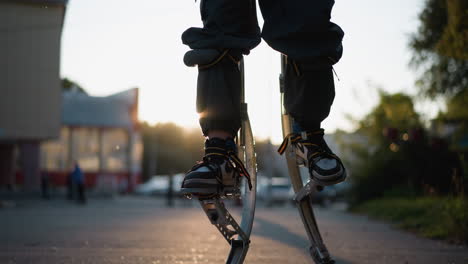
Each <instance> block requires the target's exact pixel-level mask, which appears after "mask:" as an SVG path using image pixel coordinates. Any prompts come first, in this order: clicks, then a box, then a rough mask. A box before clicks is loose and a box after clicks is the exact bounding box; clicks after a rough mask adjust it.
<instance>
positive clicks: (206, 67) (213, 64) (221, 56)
mask: <svg viewBox="0 0 468 264" xmlns="http://www.w3.org/2000/svg"><path fill="white" fill-rule="evenodd" d="M226 56H227V57H228V58H229V59H231V60H232V62H234V63H235V64H238V63H239V61H237V60H236V59H235V58H234V57H233V56H231V55H230V54H229V49H226V50H224V51H223V53H221V54H220V55H219V57H218V58H216V59H215V60H214V61H212V62H210V63H208V64H205V65H198V69H199V70H205V69H208V68H211V67H213V66H215V65H216V64H218V63H219V62H220V61H221V60H222V59H223V58H224V57H226Z"/></svg>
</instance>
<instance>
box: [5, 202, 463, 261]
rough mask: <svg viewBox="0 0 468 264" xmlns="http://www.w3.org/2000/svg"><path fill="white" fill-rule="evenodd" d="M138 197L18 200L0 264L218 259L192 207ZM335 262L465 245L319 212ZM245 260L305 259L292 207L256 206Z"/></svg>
mask: <svg viewBox="0 0 468 264" xmlns="http://www.w3.org/2000/svg"><path fill="white" fill-rule="evenodd" d="M176 205H177V207H176V208H166V207H164V203H163V202H161V201H155V200H153V199H141V198H117V199H111V200H104V199H100V200H91V201H90V203H89V204H88V205H87V206H77V205H75V204H71V203H68V202H65V201H50V202H20V203H18V206H16V207H13V208H3V209H0V263H2V264H3V263H34V264H42V263H44V264H45V263H47V264H56V263H99V264H100V263H104V264H105V263H148V264H156V263H224V261H225V258H226V256H227V253H228V251H229V248H228V245H227V243H225V241H224V239H223V238H222V237H221V235H220V234H218V233H217V231H216V229H215V228H214V227H213V226H211V225H210V224H209V222H208V220H207V219H206V217H205V215H204V214H203V213H202V211H201V209H200V208H199V207H198V204H193V203H190V202H180V201H179V202H178V203H177V204H176ZM317 216H318V221H319V223H321V229H322V233H323V235H324V239H325V241H326V243H327V245H328V247H329V249H330V252H331V253H332V255H333V256H334V257H335V259H336V260H337V263H342V264H350V263H353V264H355V263H359V264H361V263H373V264H375V263H378V264H380V263H391V264H397V263H401V264H405V263H407V264H418V263H421V264H432V263H434V264H444V263H447V264H451V263H453V264H467V263H468V249H467V248H466V247H459V246H453V245H447V244H445V243H441V242H437V241H430V240H426V239H421V238H418V237H416V236H414V235H412V234H408V233H404V232H401V231H397V230H394V229H393V228H391V227H389V226H388V225H386V224H382V223H378V222H373V221H369V220H368V219H367V218H365V217H361V216H355V215H349V214H346V213H344V212H342V211H339V210H319V211H318V212H317ZM251 239H252V245H251V249H250V251H249V254H248V256H247V259H246V263H254V264H257V263H282V264H284V263H291V264H292V263H294V264H300V263H312V261H311V259H310V258H309V255H308V253H307V250H306V248H307V246H308V242H307V239H306V236H305V234H304V232H303V227H302V223H301V222H300V219H299V217H298V214H297V212H296V209H295V208H292V207H282V208H272V209H269V208H262V207H260V208H258V210H257V214H256V220H255V224H254V235H253V237H252V238H251Z"/></svg>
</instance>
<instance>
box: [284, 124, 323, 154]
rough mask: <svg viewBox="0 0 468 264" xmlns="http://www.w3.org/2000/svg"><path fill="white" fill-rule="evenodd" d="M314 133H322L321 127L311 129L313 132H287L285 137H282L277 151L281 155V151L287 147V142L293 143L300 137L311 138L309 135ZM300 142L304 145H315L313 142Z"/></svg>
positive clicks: (311, 135)
mask: <svg viewBox="0 0 468 264" xmlns="http://www.w3.org/2000/svg"><path fill="white" fill-rule="evenodd" d="M315 135H323V129H320V130H317V131H313V132H305V131H304V132H302V133H301V134H298V133H289V134H288V135H286V137H284V139H283V142H282V143H281V145H280V146H279V148H278V153H279V154H280V155H283V153H284V152H285V151H286V148H287V147H288V145H289V144H295V143H297V142H298V141H299V140H301V139H303V140H306V139H308V138H311V137H313V136H315ZM302 144H303V145H305V146H307V145H315V144H313V143H310V142H303V143H302Z"/></svg>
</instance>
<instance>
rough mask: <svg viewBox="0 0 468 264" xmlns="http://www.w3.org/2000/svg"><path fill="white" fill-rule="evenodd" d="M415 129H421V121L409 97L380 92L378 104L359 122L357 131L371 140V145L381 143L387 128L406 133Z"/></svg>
mask: <svg viewBox="0 0 468 264" xmlns="http://www.w3.org/2000/svg"><path fill="white" fill-rule="evenodd" d="M417 127H421V121H420V119H419V115H418V113H417V112H416V111H415V110H414V104H413V100H412V98H411V97H410V96H408V95H406V94H403V93H396V94H387V93H385V92H383V91H380V102H379V104H378V105H377V106H376V107H375V108H374V109H373V110H372V111H371V112H370V113H369V114H368V115H367V116H365V117H364V119H363V120H362V121H360V124H359V131H361V132H362V133H364V134H366V135H367V136H368V137H369V138H371V139H372V140H373V142H372V143H381V142H382V141H383V140H384V137H385V130H386V129H388V128H398V129H400V130H403V131H408V130H410V129H412V128H417Z"/></svg>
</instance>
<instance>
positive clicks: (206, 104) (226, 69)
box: [182, 0, 260, 136]
mask: <svg viewBox="0 0 468 264" xmlns="http://www.w3.org/2000/svg"><path fill="white" fill-rule="evenodd" d="M200 12H201V18H202V20H203V28H193V27H192V28H189V29H187V30H186V31H185V32H184V33H183V34H182V41H183V43H184V44H186V45H188V46H189V47H190V48H191V49H192V51H190V52H189V53H191V54H195V55H197V51H203V50H207V49H211V50H217V51H218V52H219V55H220V56H221V54H222V53H223V52H224V51H225V50H229V52H228V54H227V55H226V56H224V57H223V59H221V60H220V61H219V62H217V63H215V64H214V65H211V66H209V67H199V74H198V82H197V112H198V113H199V114H200V125H201V128H202V131H203V134H204V135H205V136H209V131H213V130H218V131H225V132H228V133H230V134H231V136H234V135H235V134H236V133H237V130H238V129H239V127H240V89H241V79H240V72H239V67H238V64H237V63H236V62H237V61H239V60H240V59H242V55H243V54H248V53H249V52H250V50H251V49H253V48H254V47H255V46H257V45H258V44H259V43H260V29H259V27H258V24H257V16H256V8H255V1H251V0H236V1H233V0H216V1H214V0H202V1H201V3H200ZM199 59H200V60H201V61H203V58H199ZM214 61H216V58H215V59H214ZM204 64H210V63H204Z"/></svg>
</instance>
